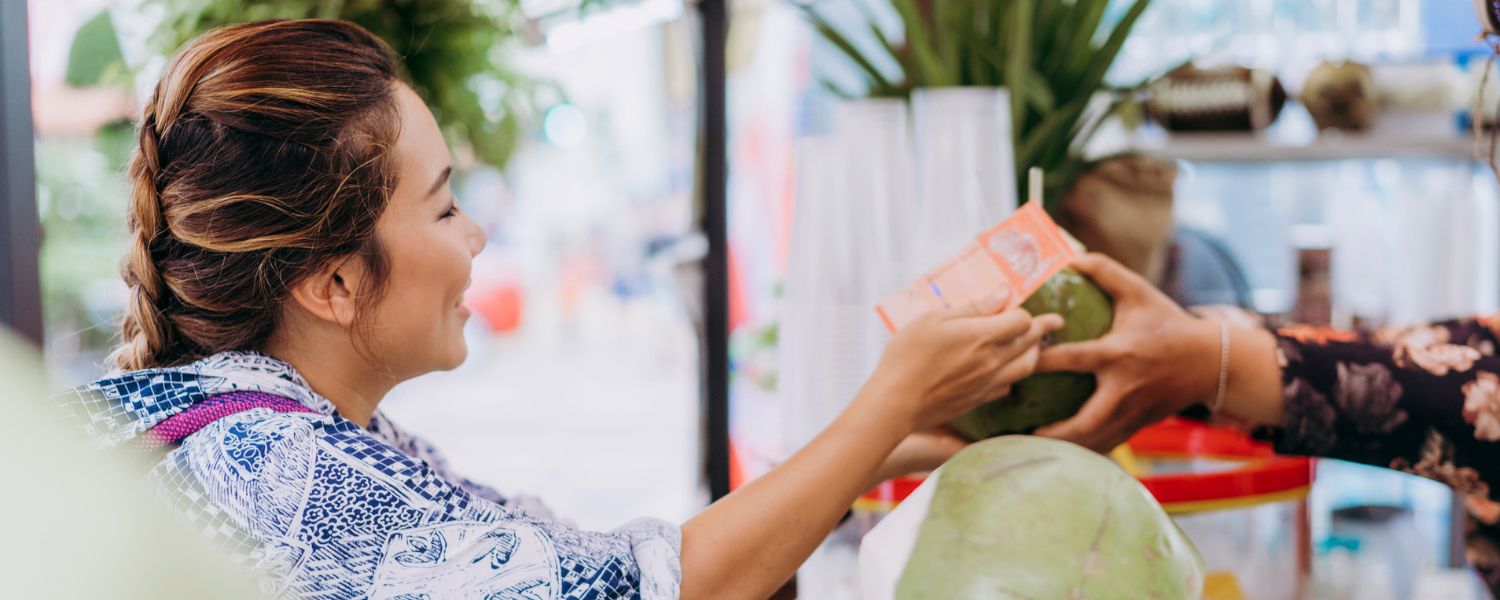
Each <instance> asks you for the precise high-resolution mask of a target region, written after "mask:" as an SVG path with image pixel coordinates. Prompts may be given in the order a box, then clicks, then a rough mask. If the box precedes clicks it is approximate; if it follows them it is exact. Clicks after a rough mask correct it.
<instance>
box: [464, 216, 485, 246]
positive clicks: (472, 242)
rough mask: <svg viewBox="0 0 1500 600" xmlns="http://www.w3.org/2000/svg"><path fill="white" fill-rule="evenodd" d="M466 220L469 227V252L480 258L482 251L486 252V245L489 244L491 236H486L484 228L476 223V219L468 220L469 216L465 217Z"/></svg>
mask: <svg viewBox="0 0 1500 600" xmlns="http://www.w3.org/2000/svg"><path fill="white" fill-rule="evenodd" d="M464 220H465V221H468V226H469V231H468V236H469V252H470V253H471V254H472V255H474V256H478V255H479V253H480V251H482V250H484V247H485V245H487V244H489V236H487V235H485V234H484V228H482V227H480V226H479V224H478V223H475V222H474V219H470V218H468V215H464Z"/></svg>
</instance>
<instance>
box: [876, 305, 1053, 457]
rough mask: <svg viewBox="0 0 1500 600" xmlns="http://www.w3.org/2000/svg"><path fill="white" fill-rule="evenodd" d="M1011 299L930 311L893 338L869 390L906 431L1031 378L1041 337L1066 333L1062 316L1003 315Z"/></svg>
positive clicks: (1021, 312)
mask: <svg viewBox="0 0 1500 600" xmlns="http://www.w3.org/2000/svg"><path fill="white" fill-rule="evenodd" d="M1008 299H1009V295H1008V294H1007V293H1001V294H999V295H996V296H993V297H990V298H986V299H983V300H980V301H977V302H974V303H972V304H968V305H965V306H958V307H953V308H949V309H947V310H941V311H933V312H930V313H928V314H926V315H924V316H923V317H921V318H919V319H917V320H916V321H913V322H912V323H910V324H908V325H907V326H906V327H904V328H902V329H901V331H899V332H897V333H896V335H895V337H893V338H891V342H890V344H888V345H887V346H886V349H885V352H884V354H882V355H881V358H880V363H879V364H878V365H877V366H876V367H875V374H874V375H873V376H871V378H870V381H869V382H868V383H867V384H866V390H870V389H871V388H872V387H873V388H875V389H876V390H879V392H878V393H872V394H861V396H862V397H866V398H871V399H873V400H874V401H877V402H883V403H884V406H882V407H881V408H882V409H884V410H889V411H893V414H894V415H895V416H896V417H897V418H899V419H901V420H902V421H901V422H902V423H903V424H904V426H905V427H907V431H908V432H912V431H918V430H923V429H929V428H932V427H936V426H939V425H942V424H943V423H946V422H948V421H950V420H952V419H953V418H954V417H957V416H959V415H962V414H964V413H966V412H968V411H970V410H972V409H974V408H975V407H977V406H979V405H980V404H983V403H985V402H989V401H991V400H994V399H996V398H1000V397H1003V396H1005V395H1006V394H1008V393H1010V386H1011V384H1014V383H1015V382H1017V381H1020V380H1021V379H1024V378H1025V377H1027V376H1029V375H1031V372H1032V370H1033V369H1034V368H1035V367H1036V361H1037V355H1038V350H1039V345H1038V344H1039V343H1040V342H1041V339H1042V337H1043V336H1045V335H1047V334H1049V333H1051V332H1053V331H1056V330H1057V329H1058V328H1060V327H1062V319H1061V318H1060V317H1058V316H1057V315H1043V316H1041V317H1037V318H1032V317H1031V315H1030V314H1029V313H1027V312H1026V311H1025V310H1022V309H1019V308H1016V309H1011V310H1008V311H1005V312H1002V313H998V314H997V312H996V311H998V310H999V309H1000V307H1002V306H1004V305H1005V303H1006V301H1007V300H1008Z"/></svg>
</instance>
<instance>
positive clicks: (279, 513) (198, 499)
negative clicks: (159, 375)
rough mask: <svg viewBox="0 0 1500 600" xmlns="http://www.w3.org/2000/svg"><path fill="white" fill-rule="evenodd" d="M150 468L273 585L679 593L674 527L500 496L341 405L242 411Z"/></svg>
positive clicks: (339, 594) (390, 593)
mask: <svg viewBox="0 0 1500 600" xmlns="http://www.w3.org/2000/svg"><path fill="white" fill-rule="evenodd" d="M153 477H154V478H155V479H156V480H157V481H158V482H159V483H162V484H165V485H163V486H161V487H162V488H163V489H166V490H167V491H168V497H167V500H168V501H169V502H174V503H176V504H177V505H178V506H179V507H180V508H181V509H182V511H183V512H184V513H185V514H186V515H187V516H188V518H189V519H190V520H191V521H192V522H194V523H195V524H197V525H198V526H199V527H200V529H202V530H204V531H210V532H214V533H215V534H216V535H218V536H221V537H223V538H225V539H223V540H221V541H225V542H228V544H227V546H228V547H230V548H231V549H238V556H239V558H240V559H242V560H245V561H248V562H250V563H251V564H253V565H254V566H256V567H257V568H258V570H259V571H261V572H262V573H264V574H266V576H267V577H266V581H267V584H268V589H267V591H268V592H270V593H272V594H273V595H277V596H296V597H314V596H315V597H332V598H345V597H350V598H352V597H370V598H406V599H415V598H428V599H432V598H459V597H462V598H535V599H548V598H619V597H640V598H646V599H654V598H675V597H676V595H677V589H678V585H679V582H680V581H681V567H680V563H679V556H680V548H681V533H680V531H679V530H678V529H677V528H676V527H675V526H672V525H669V524H667V523H664V522H661V521H655V520H638V521H635V522H632V523H630V524H628V525H626V526H625V527H623V528H620V529H617V530H615V531H611V532H588V531H581V530H578V529H576V528H573V527H569V526H567V525H564V524H561V523H557V522H555V521H551V520H548V519H542V518H538V517H536V516H535V515H533V514H530V513H529V512H524V511H518V510H515V509H513V508H510V507H507V506H502V505H499V504H495V503H493V502H490V501H487V500H485V499H483V498H480V497H478V496H476V495H475V494H473V493H471V492H470V491H469V490H467V489H465V488H464V487H462V486H459V485H456V484H454V483H451V482H449V481H448V480H447V479H445V478H444V477H443V476H442V475H441V474H440V473H438V472H437V471H435V470H434V469H432V468H431V467H429V465H428V464H427V463H426V462H424V461H423V460H420V459H418V458H414V457H413V456H411V455H409V454H407V453H406V452H403V451H401V450H399V449H397V448H396V447H394V446H392V445H390V444H388V443H387V442H386V441H384V440H381V439H377V438H376V437H374V436H372V435H370V434H369V433H368V432H366V431H364V430H362V429H360V428H359V427H358V426H355V425H353V424H351V423H349V422H347V421H344V420H342V419H338V418H337V417H324V418H322V419H316V418H309V417H306V416H301V415H255V414H252V413H245V414H244V416H236V417H230V418H226V419H223V420H221V421H219V422H216V423H214V424H213V425H211V426H209V427H207V428H204V429H203V430H202V431H200V432H198V433H196V434H194V435H193V436H192V437H190V438H189V439H188V440H186V441H185V442H184V444H183V446H182V447H180V448H179V449H178V450H177V451H174V452H173V453H172V454H171V455H169V456H168V457H167V459H166V460H164V461H162V462H161V463H160V464H158V466H157V468H156V469H155V471H154V473H153Z"/></svg>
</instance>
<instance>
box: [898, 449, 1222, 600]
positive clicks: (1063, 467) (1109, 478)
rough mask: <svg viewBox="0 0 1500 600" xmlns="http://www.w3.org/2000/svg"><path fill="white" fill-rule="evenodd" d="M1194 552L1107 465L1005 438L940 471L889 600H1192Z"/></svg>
mask: <svg viewBox="0 0 1500 600" xmlns="http://www.w3.org/2000/svg"><path fill="white" fill-rule="evenodd" d="M1203 577H1204V567H1203V559H1202V557H1201V556H1199V554H1198V549H1197V548H1196V547H1194V546H1193V543H1192V542H1191V541H1190V540H1189V539H1188V537H1187V536H1186V535H1185V534H1183V532H1182V530H1181V529H1178V528H1177V525H1176V523H1173V522H1172V519H1171V517H1168V516H1167V513H1166V512H1165V511H1163V510H1162V508H1161V505H1160V504H1158V503H1157V502H1156V500H1155V499H1154V498H1152V496H1151V493H1150V492H1148V491H1146V488H1145V487H1143V486H1142V485H1141V484H1140V482H1138V481H1136V479H1135V478H1134V477H1131V476H1130V475H1129V474H1127V473H1126V472H1125V471H1124V470H1122V469H1121V468H1120V467H1118V466H1117V465H1115V463H1113V462H1111V461H1110V460H1109V459H1107V458H1105V457H1103V456H1100V455H1099V454H1096V453H1094V452H1091V451H1089V450H1087V449H1085V448H1082V447H1079V446H1076V445H1073V444H1070V443H1068V442H1063V441H1058V440H1052V439H1045V438H1038V437H1029V436H1006V437H999V438H994V439H990V440H985V441H982V442H978V443H975V444H973V445H971V446H969V447H968V448H966V449H965V450H964V451H963V452H960V453H959V454H958V455H957V456H955V457H953V459H952V460H950V461H948V463H947V464H945V465H943V469H942V471H941V472H940V473H939V475H938V482H937V489H936V490H935V492H934V494H933V497H932V503H931V504H930V505H929V506H928V508H927V515H926V517H925V519H924V520H923V521H922V525H921V529H920V531H919V532H918V534H917V541H916V544H915V545H914V546H913V548H912V553H911V556H910V557H909V558H908V559H907V562H906V567H905V569H904V570H903V571H902V573H901V578H900V580H899V581H898V582H897V584H896V596H895V597H896V598H897V599H898V600H925V599H929V598H931V599H942V600H965V599H969V598H973V599H976V600H977V599H1005V598H1158V599H1161V600H1173V599H1179V598H1199V597H1200V596H1201V594H1202V590H1203Z"/></svg>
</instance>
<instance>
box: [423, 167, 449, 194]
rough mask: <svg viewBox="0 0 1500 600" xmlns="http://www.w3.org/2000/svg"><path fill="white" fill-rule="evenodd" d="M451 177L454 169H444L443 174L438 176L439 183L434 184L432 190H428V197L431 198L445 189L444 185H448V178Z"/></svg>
mask: <svg viewBox="0 0 1500 600" xmlns="http://www.w3.org/2000/svg"><path fill="white" fill-rule="evenodd" d="M451 175H453V167H451V166H450V167H444V168H443V172H442V173H439V174H438V177H437V181H434V182H432V189H429V190H427V195H428V196H431V195H433V194H436V193H437V191H438V190H440V189H443V184H445V183H448V177H449V176H451ZM424 197H425V196H424Z"/></svg>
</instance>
